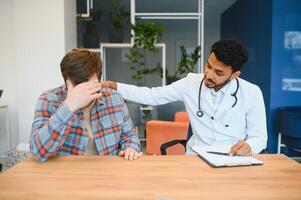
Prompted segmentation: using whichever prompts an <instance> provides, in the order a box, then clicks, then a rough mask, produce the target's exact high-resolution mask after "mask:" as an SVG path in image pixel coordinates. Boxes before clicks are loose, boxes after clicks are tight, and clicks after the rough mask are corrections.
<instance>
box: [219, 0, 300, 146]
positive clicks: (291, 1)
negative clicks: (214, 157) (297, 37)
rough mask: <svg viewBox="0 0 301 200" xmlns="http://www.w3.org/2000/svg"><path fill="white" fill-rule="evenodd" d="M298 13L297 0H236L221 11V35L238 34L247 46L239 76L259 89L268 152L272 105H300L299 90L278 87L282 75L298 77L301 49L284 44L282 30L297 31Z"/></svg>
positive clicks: (271, 141) (273, 140)
mask: <svg viewBox="0 0 301 200" xmlns="http://www.w3.org/2000/svg"><path fill="white" fill-rule="evenodd" d="M298 13H301V1H299V0H265V1H262V0H238V1H237V2H236V3H234V4H233V5H232V6H231V7H230V8H229V9H228V10H226V11H225V12H224V13H223V14H222V19H221V37H222V38H238V39H240V40H241V41H243V42H244V43H245V44H246V46H247V48H248V50H249V53H250V59H249V62H248V63H247V64H246V65H245V66H244V68H243V70H242V77H243V78H244V79H246V80H248V81H250V82H252V83H255V84H257V85H258V86H259V87H260V88H261V90H262V92H263V95H264V99H265V105H266V113H267V123H268V134H269V140H268V150H269V152H276V149H277V133H276V131H275V128H274V127H275V112H276V109H277V108H278V107H281V106H293V105H295V106H296V105H297V106H298V105H299V106H300V105H301V92H296V91H283V90H282V78H296V79H301V57H296V56H298V55H301V54H300V51H301V50H300V49H286V48H285V47H284V36H285V31H300V33H301V20H300V19H301V15H300V14H298ZM297 46H298V45H297ZM298 59H299V60H298ZM300 85H301V84H300Z"/></svg>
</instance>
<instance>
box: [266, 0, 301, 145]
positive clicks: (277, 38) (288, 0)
mask: <svg viewBox="0 0 301 200" xmlns="http://www.w3.org/2000/svg"><path fill="white" fill-rule="evenodd" d="M292 31H294V32H295V31H298V32H299V34H300V35H299V45H297V46H296V47H291V43H289V44H288V47H285V36H286V35H289V34H291V33H293V32H292ZM286 38H287V39H288V36H286ZM286 46H287V45H286ZM271 49H272V57H271V102H270V112H271V113H270V114H271V118H270V121H269V124H271V127H273V129H270V133H271V134H270V141H269V146H271V147H272V149H275V148H276V145H277V143H276V141H277V140H276V139H277V133H276V130H275V113H276V110H277V108H278V107H281V106H301V91H300V92H297V91H285V90H282V85H283V82H282V79H283V78H290V79H291V78H293V79H299V80H301V1H300V0H285V1H284V0H274V1H273V25H272V47H271ZM299 86H300V88H301V83H300V84H299Z"/></svg>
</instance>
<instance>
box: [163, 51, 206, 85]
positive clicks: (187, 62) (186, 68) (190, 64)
mask: <svg viewBox="0 0 301 200" xmlns="http://www.w3.org/2000/svg"><path fill="white" fill-rule="evenodd" d="M180 49H181V60H180V62H179V64H178V67H177V69H176V71H175V72H174V73H173V74H169V73H168V72H167V73H166V79H167V80H166V82H167V84H171V83H172V82H174V81H177V80H179V79H180V78H183V77H184V75H187V74H188V73H189V72H193V71H194V68H195V66H196V63H197V62H198V60H199V58H200V57H201V47H200V46H197V47H196V48H195V49H194V51H193V52H192V53H190V54H188V53H187V51H186V48H185V47H184V46H180Z"/></svg>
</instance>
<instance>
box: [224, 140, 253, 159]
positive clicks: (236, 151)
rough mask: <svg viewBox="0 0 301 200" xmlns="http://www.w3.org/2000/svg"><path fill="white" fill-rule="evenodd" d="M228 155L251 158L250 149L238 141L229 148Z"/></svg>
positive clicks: (246, 144) (243, 142)
mask: <svg viewBox="0 0 301 200" xmlns="http://www.w3.org/2000/svg"><path fill="white" fill-rule="evenodd" d="M229 154H230V155H233V156H235V155H240V156H251V155H252V149H251V147H250V145H249V144H248V143H246V142H245V141H239V142H237V143H236V144H235V145H233V146H232V147H231V150H230V153H229Z"/></svg>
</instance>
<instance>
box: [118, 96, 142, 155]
mask: <svg viewBox="0 0 301 200" xmlns="http://www.w3.org/2000/svg"><path fill="white" fill-rule="evenodd" d="M122 117H123V123H122V126H121V140H120V150H121V151H123V150H125V149H126V148H128V147H131V148H132V149H135V150H136V151H137V152H140V148H141V146H140V141H139V137H138V131H137V128H135V127H134V125H133V122H132V120H131V118H130V116H129V112H128V108H127V106H126V104H125V102H124V101H123V106H122Z"/></svg>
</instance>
